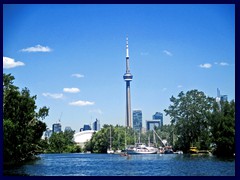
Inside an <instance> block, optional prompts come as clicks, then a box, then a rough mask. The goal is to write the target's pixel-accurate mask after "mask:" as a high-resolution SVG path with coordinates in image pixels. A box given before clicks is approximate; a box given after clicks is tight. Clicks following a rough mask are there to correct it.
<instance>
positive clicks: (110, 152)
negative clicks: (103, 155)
mask: <svg viewBox="0 0 240 180" xmlns="http://www.w3.org/2000/svg"><path fill="white" fill-rule="evenodd" d="M107 153H108V154H113V153H114V151H113V150H112V135H111V126H110V147H109V149H107Z"/></svg>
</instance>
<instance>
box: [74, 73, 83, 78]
mask: <svg viewBox="0 0 240 180" xmlns="http://www.w3.org/2000/svg"><path fill="white" fill-rule="evenodd" d="M72 76H73V77H76V78H83V77H84V75H82V74H72Z"/></svg>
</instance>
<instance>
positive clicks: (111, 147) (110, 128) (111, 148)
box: [110, 126, 112, 150]
mask: <svg viewBox="0 0 240 180" xmlns="http://www.w3.org/2000/svg"><path fill="white" fill-rule="evenodd" d="M111 136H112V135H111V126H110V150H111V149H112V137H111Z"/></svg>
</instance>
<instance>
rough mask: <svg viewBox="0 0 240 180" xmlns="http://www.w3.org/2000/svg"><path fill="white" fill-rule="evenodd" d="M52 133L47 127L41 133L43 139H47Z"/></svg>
mask: <svg viewBox="0 0 240 180" xmlns="http://www.w3.org/2000/svg"><path fill="white" fill-rule="evenodd" d="M51 135H52V130H51V129H49V128H47V129H46V131H45V132H44V133H43V137H42V138H43V139H49V138H50V137H51Z"/></svg>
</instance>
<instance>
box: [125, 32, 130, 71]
mask: <svg viewBox="0 0 240 180" xmlns="http://www.w3.org/2000/svg"><path fill="white" fill-rule="evenodd" d="M129 72H130V67H129V51H128V37H127V38H126V73H129Z"/></svg>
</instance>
